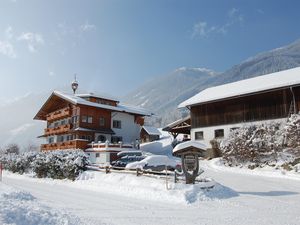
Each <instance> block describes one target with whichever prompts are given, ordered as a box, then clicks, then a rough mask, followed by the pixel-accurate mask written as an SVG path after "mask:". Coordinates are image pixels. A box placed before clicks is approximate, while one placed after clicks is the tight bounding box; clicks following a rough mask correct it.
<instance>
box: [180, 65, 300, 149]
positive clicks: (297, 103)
mask: <svg viewBox="0 0 300 225" xmlns="http://www.w3.org/2000/svg"><path fill="white" fill-rule="evenodd" d="M183 107H187V108H188V109H189V110H190V114H191V139H192V140H197V141H200V142H203V143H204V144H206V145H207V146H210V141H211V140H213V139H222V138H224V137H227V136H228V134H229V133H230V131H231V130H233V129H236V128H239V127H241V126H242V125H244V124H251V123H261V122H268V121H270V122H271V121H283V120H286V119H287V117H289V116H290V114H292V113H298V112H299V110H300V67H298V68H294V69H290V70H285V71H281V72H277V73H272V74H268V75H264V76H259V77H255V78H251V79H246V80H242V81H238V82H234V83H229V84H224V85H220V86H216V87H212V88H208V89H205V90H204V91H202V92H200V93H198V94H197V95H195V96H194V97H192V98H190V99H188V100H186V101H185V102H183V103H181V104H180V105H179V108H183Z"/></svg>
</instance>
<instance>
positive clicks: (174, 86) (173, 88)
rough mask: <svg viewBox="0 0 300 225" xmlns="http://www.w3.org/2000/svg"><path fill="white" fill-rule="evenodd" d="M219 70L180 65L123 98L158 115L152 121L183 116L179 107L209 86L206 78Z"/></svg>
mask: <svg viewBox="0 0 300 225" xmlns="http://www.w3.org/2000/svg"><path fill="white" fill-rule="evenodd" d="M218 74H219V73H217V72H215V71H213V70H209V69H205V68H185V67H181V68H179V69H176V70H174V71H172V72H171V73H169V74H167V75H165V76H160V77H156V78H154V79H153V80H151V81H150V82H147V83H145V84H144V85H142V86H141V87H139V88H138V89H137V90H135V91H133V92H131V93H129V94H128V95H126V96H125V97H124V101H125V102H128V103H130V104H135V105H138V106H142V107H145V108H147V109H149V110H151V111H152V112H154V113H155V115H156V116H155V117H153V120H151V122H152V123H157V125H159V124H166V123H169V122H171V121H174V120H175V119H177V118H178V117H180V116H181V115H180V113H179V112H178V111H177V110H176V108H177V105H178V104H179V103H180V102H182V101H184V100H185V99H187V98H189V97H190V96H192V95H194V94H196V93H197V92H198V91H199V90H201V88H203V87H206V86H207V85H208V84H206V82H207V80H209V79H212V78H215V77H217V76H218ZM170 112H171V114H170Z"/></svg>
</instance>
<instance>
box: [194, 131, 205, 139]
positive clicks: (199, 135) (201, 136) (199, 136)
mask: <svg viewBox="0 0 300 225" xmlns="http://www.w3.org/2000/svg"><path fill="white" fill-rule="evenodd" d="M203 139H204V133H203V131H197V132H195V140H203Z"/></svg>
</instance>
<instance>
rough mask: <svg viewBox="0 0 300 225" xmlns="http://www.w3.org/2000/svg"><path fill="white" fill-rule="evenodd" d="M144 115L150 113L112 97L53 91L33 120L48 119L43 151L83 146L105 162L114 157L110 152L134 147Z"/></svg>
mask: <svg viewBox="0 0 300 225" xmlns="http://www.w3.org/2000/svg"><path fill="white" fill-rule="evenodd" d="M145 116H150V113H149V112H146V111H145V110H144V109H141V108H138V107H133V106H126V105H123V104H120V103H119V101H118V100H117V99H115V98H112V97H108V96H103V95H100V96H99V95H95V94H92V93H90V94H75V91H74V94H66V93H63V92H60V91H54V92H53V93H52V94H51V96H50V97H49V98H48V100H47V101H46V102H45V103H44V105H43V106H42V107H41V109H40V110H39V112H38V113H37V114H36V116H35V117H34V119H36V120H43V121H46V122H47V127H46V128H45V130H44V134H43V135H42V136H40V137H43V138H45V140H46V143H45V144H43V145H41V150H42V151H51V150H59V149H83V150H85V151H86V152H87V154H88V155H90V157H91V159H92V161H94V162H98V163H100V162H102V163H105V162H110V161H112V160H113V158H111V157H110V156H111V154H110V153H112V152H113V153H117V152H119V151H120V148H122V149H123V148H125V149H132V148H134V143H135V142H136V141H137V140H138V139H139V138H140V131H141V127H142V126H143V124H144V117H145ZM103 153H105V154H103ZM106 153H109V154H106Z"/></svg>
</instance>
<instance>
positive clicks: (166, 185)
mask: <svg viewBox="0 0 300 225" xmlns="http://www.w3.org/2000/svg"><path fill="white" fill-rule="evenodd" d="M167 169H168V167H167V164H166V166H165V170H166V188H167V190H169V187H168V170H167Z"/></svg>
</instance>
